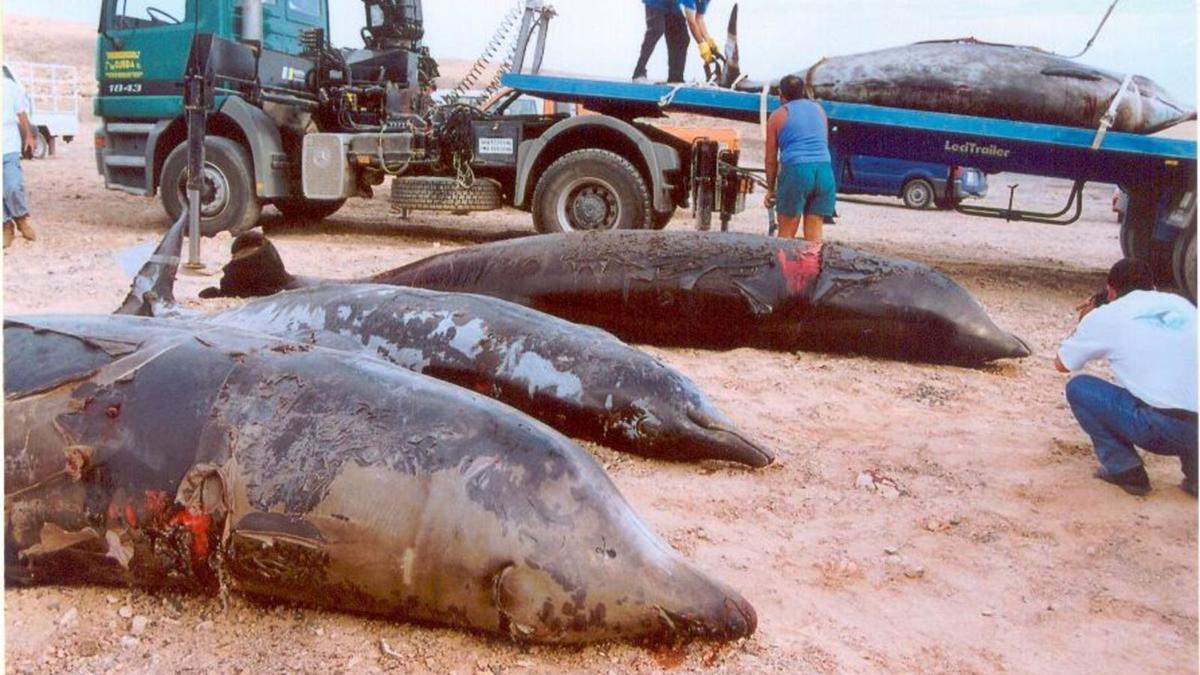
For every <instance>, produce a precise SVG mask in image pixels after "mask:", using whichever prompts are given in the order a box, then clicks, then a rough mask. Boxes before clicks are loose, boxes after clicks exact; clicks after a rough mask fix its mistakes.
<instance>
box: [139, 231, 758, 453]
mask: <svg viewBox="0 0 1200 675" xmlns="http://www.w3.org/2000/svg"><path fill="white" fill-rule="evenodd" d="M179 234H180V231H179V228H173V230H172V231H170V232H168V233H167V236H166V237H164V239H163V242H162V243H161V244H160V245H159V249H158V251H157V252H156V254H155V256H154V257H153V258H152V259H151V261H150V262H149V263H147V265H146V266H145V267H143V269H142V271H141V273H140V274H139V275H138V276H137V278H136V279H135V281H134V284H133V289H134V290H133V292H131V293H130V296H129V298H128V299H127V300H126V302H125V304H124V305H122V308H121V309H120V310H119V312H120V313H126V314H143V315H145V314H153V313H155V312H156V311H158V312H160V313H163V314H168V315H169V314H172V313H175V309H176V308H173V307H172V306H171V303H172V302H173V296H172V292H173V289H172V283H173V280H174V277H175V273H176V268H177V265H178V256H179V242H180V239H179ZM249 239H250V240H251V241H253V238H249ZM248 246H249V244H248V243H247V240H245V239H244V240H242V241H241V242H240V244H239V247H238V250H237V252H235V256H234V257H235V260H234V263H233V264H237V263H238V261H239V260H240V259H241V258H240V257H239V255H241V254H242V252H243V251H248V250H249V248H248ZM270 269H271V267H270V266H268V267H267V270H268V271H269V270H270ZM278 269H279V270H282V265H279V266H278ZM146 291H152V292H153V295H147V294H146V293H145V292H146ZM139 293H141V294H142V297H140V298H139V297H138V294H139ZM194 320H198V321H205V322H208V323H211V324H216V325H224V326H231V327H235V328H241V329H245V330H252V331H255V332H259V333H264V334H268V335H274V336H277V337H284V338H289V339H294V340H297V341H300V342H304V343H308V344H316V345H321V346H323V347H328V348H332V349H338V350H343V351H352V352H359V353H364V354H369V355H371V356H375V357H378V358H381V359H384V360H387V361H390V362H391V363H394V364H396V365H398V366H402V367H404V368H408V369H409V370H414V371H416V372H420V373H423V374H426V375H430V376H432V377H436V378H438V379H440V380H444V381H446V382H451V383H453V384H457V385H460V386H463V387H467V388H468V389H471V390H473V391H476V392H478V393H482V394H485V395H488V396H491V397H492V398H496V399H499V400H501V401H503V402H505V403H507V404H509V405H511V406H513V407H515V408H517V409H518V410H521V411H523V412H525V413H527V414H529V415H532V416H534V417H536V418H538V419H540V420H541V421H543V422H545V423H547V424H549V425H550V426H552V427H554V428H555V429H557V430H559V431H561V432H563V433H566V434H568V435H571V436H575V437H577V438H584V439H587V440H591V441H595V442H597V443H602V444H604V445H607V446H609V447H611V448H613V449H615V450H620V451H624V452H630V453H634V454H639V455H643V456H646V457H654V458H660V459H671V460H679V461H698V460H704V459H718V460H726V461H732V462H740V463H743V464H748V465H750V466H754V467H762V466H766V465H767V464H770V463H771V461H772V460H773V454H772V453H771V452H770V451H769V450H767V449H766V448H764V447H762V446H761V445H759V444H757V443H755V442H754V441H752V440H750V439H748V438H747V437H746V436H745V435H744V434H742V433H740V432H739V431H738V430H737V428H736V427H735V426H734V424H733V423H732V422H731V421H730V420H729V419H728V418H727V417H726V416H725V415H724V414H722V413H721V411H720V410H718V409H717V407H716V406H715V405H713V404H712V402H711V401H709V399H708V397H707V396H705V395H704V393H703V392H701V391H700V389H699V388H698V387H697V386H696V385H695V384H694V383H692V382H691V380H689V379H688V378H686V377H684V376H683V375H682V374H680V373H679V372H678V371H676V370H674V369H672V368H670V367H668V366H666V365H664V364H663V363H662V362H661V361H659V360H658V359H655V358H654V357H652V356H650V355H648V354H646V353H644V352H641V351H639V350H637V349H634V348H633V347H630V346H628V345H626V344H625V343H623V342H621V341H620V340H618V339H617V338H615V337H614V336H612V335H611V334H609V333H606V332H604V331H601V330H598V329H596V328H592V327H590V326H582V325H578V324H574V323H571V322H569V321H564V320H562V319H558V318H555V317H553V316H550V315H548V314H543V313H542V312H538V311H536V310H532V309H528V308H526V307H522V306H520V305H516V304H514V303H510V302H506V301H504V300H500V299H497V298H492V297H487V296H482V295H474V294H467V293H446V292H438V291H428V290H422V289H414V288H400V287H396V286H384V285H355V284H330V285H326V286H322V287H318V288H313V289H304V290H296V291H292V292H288V293H282V294H280V295H277V296H273V297H270V298H263V299H260V300H255V301H251V302H249V303H247V304H246V305H244V306H242V307H239V308H236V309H231V310H227V311H224V312H218V313H216V314H211V315H198V314H197V315H195V316H194Z"/></svg>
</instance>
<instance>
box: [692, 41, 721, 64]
mask: <svg viewBox="0 0 1200 675" xmlns="http://www.w3.org/2000/svg"><path fill="white" fill-rule="evenodd" d="M710 42H711V41H706V42H701V43H699V44H697V45H696V47H697V48H698V49H699V50H700V60H701V61H704V62H705V63H706V64H707V63H712V62H713V59H714V58H716V57H714V56H713V51H714V50H713V46H714V45H712V44H710Z"/></svg>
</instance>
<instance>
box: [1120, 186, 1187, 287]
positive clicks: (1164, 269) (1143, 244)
mask: <svg viewBox="0 0 1200 675" xmlns="http://www.w3.org/2000/svg"><path fill="white" fill-rule="evenodd" d="M1157 216H1158V196H1157V195H1156V194H1155V193H1154V192H1152V191H1149V190H1135V191H1133V192H1130V193H1129V201H1128V203H1127V204H1126V205H1125V217H1124V219H1123V220H1122V221H1121V234H1120V238H1121V253H1122V254H1124V256H1125V257H1126V258H1137V259H1138V260H1141V261H1142V262H1143V263H1145V264H1146V265H1147V266H1149V268H1150V272H1151V274H1152V275H1153V277H1154V283H1155V284H1158V285H1160V286H1169V285H1171V283H1173V282H1174V281H1175V274H1174V267H1173V265H1172V262H1173V261H1172V257H1173V256H1172V254H1173V253H1174V251H1175V250H1176V247H1175V244H1174V241H1158V240H1156V239H1155V238H1154V227H1155V220H1156V218H1157ZM1180 236H1182V233H1181V234H1180Z"/></svg>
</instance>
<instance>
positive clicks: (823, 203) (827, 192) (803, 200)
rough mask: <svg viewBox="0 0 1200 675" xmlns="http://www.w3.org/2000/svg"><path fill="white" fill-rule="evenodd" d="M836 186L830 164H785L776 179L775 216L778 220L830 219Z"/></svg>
mask: <svg viewBox="0 0 1200 675" xmlns="http://www.w3.org/2000/svg"><path fill="white" fill-rule="evenodd" d="M836 206H837V184H836V183H835V182H834V180H833V166H831V165H830V163H829V162H801V163H799V164H784V165H783V166H782V167H780V168H779V177H778V178H776V179H775V212H776V213H778V214H779V215H781V216H784V217H788V218H794V217H796V216H803V215H813V216H832V215H833V210H834V207H836Z"/></svg>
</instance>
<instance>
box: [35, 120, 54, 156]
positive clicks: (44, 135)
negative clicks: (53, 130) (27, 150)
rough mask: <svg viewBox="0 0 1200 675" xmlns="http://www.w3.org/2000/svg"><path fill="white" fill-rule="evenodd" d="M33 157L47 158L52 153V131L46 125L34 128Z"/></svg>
mask: <svg viewBox="0 0 1200 675" xmlns="http://www.w3.org/2000/svg"><path fill="white" fill-rule="evenodd" d="M33 139H34V141H33V159H46V157H48V156H49V155H50V132H49V131H46V129H45V128H44V127H38V128H36V129H34V130H33Z"/></svg>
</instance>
